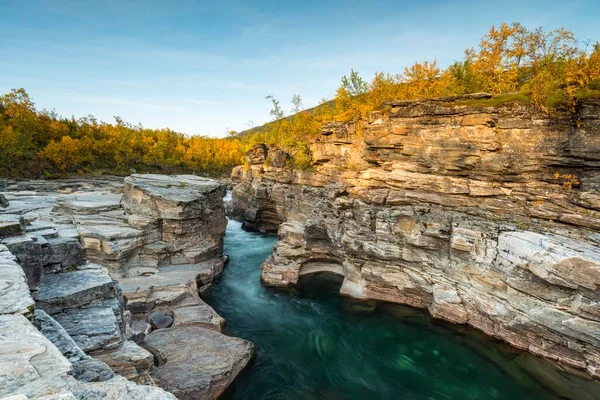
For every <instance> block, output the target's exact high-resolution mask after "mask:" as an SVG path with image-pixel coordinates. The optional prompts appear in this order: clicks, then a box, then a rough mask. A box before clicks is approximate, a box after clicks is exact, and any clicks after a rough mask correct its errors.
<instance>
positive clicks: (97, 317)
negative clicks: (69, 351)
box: [52, 307, 122, 353]
mask: <svg viewBox="0 0 600 400" xmlns="http://www.w3.org/2000/svg"><path fill="white" fill-rule="evenodd" d="M52 317H53V318H54V319H56V321H57V322H58V323H59V324H60V325H61V326H62V327H63V328H65V330H66V331H67V332H68V333H69V335H70V336H71V337H72V338H73V340H74V341H75V343H77V345H78V346H79V347H81V349H82V350H83V351H85V352H86V353H88V352H91V351H97V350H106V349H115V348H117V347H119V345H120V344H121V343H122V338H121V331H120V329H119V322H118V320H117V317H116V315H115V313H114V311H113V309H112V308H108V307H92V308H81V309H73V310H67V311H65V312H61V313H59V314H54V315H53V316H52Z"/></svg>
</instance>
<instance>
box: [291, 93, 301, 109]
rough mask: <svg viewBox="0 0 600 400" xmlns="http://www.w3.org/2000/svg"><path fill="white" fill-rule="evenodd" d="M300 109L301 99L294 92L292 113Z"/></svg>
mask: <svg viewBox="0 0 600 400" xmlns="http://www.w3.org/2000/svg"><path fill="white" fill-rule="evenodd" d="M301 110H302V99H301V98H300V96H298V95H297V94H295V95H294V96H293V97H292V113H293V114H296V113H299V112H300V111H301Z"/></svg>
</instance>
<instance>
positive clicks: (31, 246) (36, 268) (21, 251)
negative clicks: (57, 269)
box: [0, 235, 44, 289]
mask: <svg viewBox="0 0 600 400" xmlns="http://www.w3.org/2000/svg"><path fill="white" fill-rule="evenodd" d="M0 243H2V244H4V245H5V246H6V247H7V248H8V249H9V250H10V252H11V253H13V254H14V255H15V257H16V258H17V262H18V263H19V265H20V266H21V268H23V271H25V276H26V277H27V284H28V285H29V288H30V289H37V288H38V286H39V284H40V281H41V280H42V277H43V276H44V270H43V264H42V260H43V250H42V244H41V243H40V242H38V241H37V239H36V238H34V237H32V236H29V235H22V236H13V237H8V238H5V239H2V240H1V241H0Z"/></svg>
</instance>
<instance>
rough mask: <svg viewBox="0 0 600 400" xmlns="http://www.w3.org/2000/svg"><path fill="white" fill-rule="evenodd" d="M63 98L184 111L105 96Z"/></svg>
mask: <svg viewBox="0 0 600 400" xmlns="http://www.w3.org/2000/svg"><path fill="white" fill-rule="evenodd" d="M64 97H68V98H70V99H71V100H75V101H80V102H86V103H95V104H98V103H103V104H116V105H126V106H132V107H138V108H147V109H153V110H185V107H182V106H179V105H173V104H158V103H149V102H145V101H139V100H130V99H125V98H117V97H106V96H88V95H86V96H82V95H78V94H67V95H65V96H64Z"/></svg>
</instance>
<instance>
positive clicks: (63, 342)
mask: <svg viewBox="0 0 600 400" xmlns="http://www.w3.org/2000/svg"><path fill="white" fill-rule="evenodd" d="M35 323H36V325H37V328H38V329H39V331H40V332H42V334H43V335H44V336H45V337H46V338H48V339H49V340H50V341H51V342H52V343H53V344H54V345H55V346H56V347H57V348H58V349H59V350H60V352H61V353H62V354H63V355H64V356H65V357H66V358H67V359H68V360H69V362H70V363H71V364H72V365H73V376H74V377H75V378H76V379H77V380H80V381H83V382H99V381H106V380H108V379H110V378H112V377H113V376H114V375H115V374H114V373H113V371H112V369H110V368H109V366H108V365H106V364H105V363H103V362H102V361H98V360H94V359H93V358H91V357H90V356H88V355H87V354H85V353H84V352H83V350H82V349H81V348H80V347H79V346H78V345H77V344H76V343H75V341H74V340H73V339H72V338H71V336H69V334H68V333H67V331H65V330H64V328H63V327H62V326H61V325H60V324H59V323H58V322H56V321H55V320H54V319H53V318H52V317H50V316H49V315H48V314H46V313H45V312H44V311H42V310H36V311H35Z"/></svg>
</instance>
